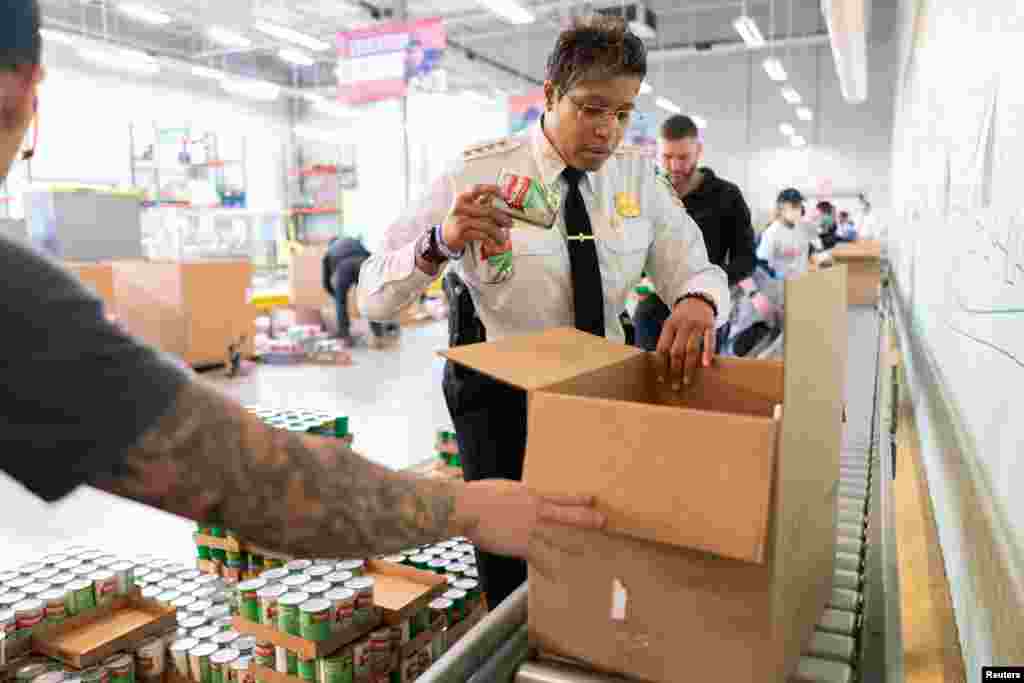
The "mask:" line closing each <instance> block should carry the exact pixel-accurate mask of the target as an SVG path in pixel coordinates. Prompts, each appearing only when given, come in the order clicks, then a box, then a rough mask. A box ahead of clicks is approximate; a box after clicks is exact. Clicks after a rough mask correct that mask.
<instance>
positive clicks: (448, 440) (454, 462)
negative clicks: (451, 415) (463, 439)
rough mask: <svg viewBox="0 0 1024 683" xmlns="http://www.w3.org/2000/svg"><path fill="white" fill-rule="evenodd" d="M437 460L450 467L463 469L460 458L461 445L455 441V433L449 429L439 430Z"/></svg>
mask: <svg viewBox="0 0 1024 683" xmlns="http://www.w3.org/2000/svg"><path fill="white" fill-rule="evenodd" d="M435 448H436V450H437V458H438V460H440V461H441V462H443V463H444V464H445V465H448V466H450V467H462V460H461V458H460V457H459V443H458V441H456V440H455V432H453V431H451V430H449V429H438V430H437V443H436V444H435Z"/></svg>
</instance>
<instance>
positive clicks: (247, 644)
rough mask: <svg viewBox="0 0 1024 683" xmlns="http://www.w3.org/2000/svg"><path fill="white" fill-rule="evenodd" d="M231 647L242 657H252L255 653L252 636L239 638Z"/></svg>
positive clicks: (254, 643)
mask: <svg viewBox="0 0 1024 683" xmlns="http://www.w3.org/2000/svg"><path fill="white" fill-rule="evenodd" d="M233 647H234V648H235V649H236V650H238V651H239V652H241V653H242V656H243V657H252V655H253V653H254V652H255V651H256V639H255V638H253V637H252V636H241V637H240V638H239V639H238V640H236V641H235V644H234V646H233Z"/></svg>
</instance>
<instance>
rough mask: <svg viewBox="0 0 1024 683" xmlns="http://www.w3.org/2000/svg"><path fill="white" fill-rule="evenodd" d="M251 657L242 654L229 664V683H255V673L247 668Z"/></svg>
mask: <svg viewBox="0 0 1024 683" xmlns="http://www.w3.org/2000/svg"><path fill="white" fill-rule="evenodd" d="M251 662H252V657H246V656H245V655H244V654H243V655H242V656H240V657H239V658H238V659H236V660H235V661H233V662H231V683H256V672H255V671H252V670H251V669H250V668H249V664H250V663H251Z"/></svg>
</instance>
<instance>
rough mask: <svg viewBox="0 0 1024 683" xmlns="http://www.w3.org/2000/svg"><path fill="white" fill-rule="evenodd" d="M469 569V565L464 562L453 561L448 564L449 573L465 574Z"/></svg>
mask: <svg viewBox="0 0 1024 683" xmlns="http://www.w3.org/2000/svg"><path fill="white" fill-rule="evenodd" d="M468 570H469V565H468V564H466V563H464V562H461V561H459V562H452V563H451V564H449V565H448V570H447V571H448V573H449V574H460V575H461V574H465V573H466V572H467V571H468Z"/></svg>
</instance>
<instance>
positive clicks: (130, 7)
mask: <svg viewBox="0 0 1024 683" xmlns="http://www.w3.org/2000/svg"><path fill="white" fill-rule="evenodd" d="M117 11H118V12H120V13H121V14H123V15H125V16H126V17H131V18H132V19H138V20H139V21H143V22H145V23H147V24H153V25H154V26H163V25H164V24H169V23H171V17H170V15H168V14H164V13H163V12H160V11H159V10H155V9H150V8H149V7H146V6H145V5H139V4H137V3H134V2H122V3H121V4H120V5H118V6H117Z"/></svg>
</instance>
